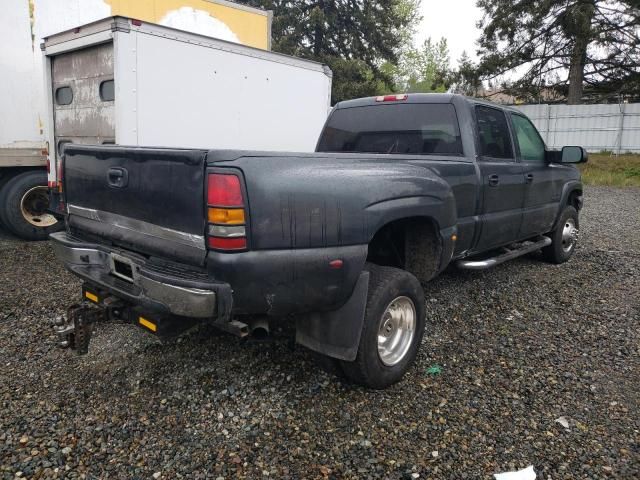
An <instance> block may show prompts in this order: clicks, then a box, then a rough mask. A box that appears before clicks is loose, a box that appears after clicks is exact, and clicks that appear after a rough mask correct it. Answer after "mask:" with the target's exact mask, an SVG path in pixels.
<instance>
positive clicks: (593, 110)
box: [516, 103, 640, 153]
mask: <svg viewBox="0 0 640 480" xmlns="http://www.w3.org/2000/svg"><path fill="white" fill-rule="evenodd" d="M516 108H518V109H520V110H522V112H524V113H525V114H526V115H527V116H528V117H529V118H530V119H531V120H532V121H533V123H535V125H536V127H538V130H539V131H540V134H541V135H542V138H544V141H545V142H546V144H547V146H549V147H551V148H560V147H562V146H564V145H580V146H582V147H585V148H586V149H587V150H588V151H590V152H600V151H602V150H608V151H612V152H615V153H626V152H634V153H640V103H621V104H600V105H547V104H540V105H517V106H516Z"/></svg>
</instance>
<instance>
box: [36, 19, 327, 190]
mask: <svg viewBox="0 0 640 480" xmlns="http://www.w3.org/2000/svg"><path fill="white" fill-rule="evenodd" d="M43 50H44V54H45V62H46V66H45V72H47V73H49V77H48V79H47V83H48V85H49V87H48V88H46V90H47V91H48V92H49V99H48V101H47V104H48V105H49V115H48V123H49V125H51V126H52V127H51V128H49V129H48V131H49V135H50V140H49V143H50V145H55V150H53V149H52V151H51V152H50V153H51V158H52V159H53V158H54V157H55V158H56V159H57V158H59V156H60V154H61V153H62V148H63V146H64V145H65V144H67V143H69V142H72V143H81V144H100V143H107V144H109V143H116V144H120V145H145V146H149V145H153V146H159V147H190V148H211V147H212V146H213V147H215V148H221V149H226V148H229V149H249V150H296V151H306V152H311V151H313V150H314V149H315V145H316V142H317V139H318V136H319V134H320V131H321V129H322V127H323V125H324V122H325V120H326V118H327V114H328V112H329V109H330V101H331V70H330V69H329V68H328V67H326V66H324V65H322V64H320V63H316V62H311V61H308V60H302V59H299V58H295V57H290V56H286V55H281V54H277V53H273V52H269V51H265V50H259V49H255V48H251V47H247V46H243V45H238V44H236V43H232V42H227V41H223V40H217V39H213V38H209V37H205V36H201V35H197V34H193V33H188V32H184V31H179V30H175V29H172V28H168V27H164V26H159V25H154V24H151V23H147V22H141V21H139V20H134V19H130V18H126V17H112V18H107V19H104V20H101V21H98V22H94V23H91V24H89V25H85V26H82V27H78V28H75V29H72V30H69V31H66V32H61V33H59V34H56V35H51V36H49V37H47V38H45V41H44V44H43ZM49 181H50V182H51V183H52V184H55V182H56V169H55V168H51V169H50V174H49Z"/></svg>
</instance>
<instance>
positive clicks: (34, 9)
mask: <svg viewBox="0 0 640 480" xmlns="http://www.w3.org/2000/svg"><path fill="white" fill-rule="evenodd" d="M1 11H2V14H1V15H0V42H1V43H2V48H0V77H2V88H1V89H0V224H4V225H5V226H6V227H7V228H8V229H9V230H11V231H12V232H13V233H15V234H17V235H19V236H21V237H23V238H27V239H41V238H46V237H47V235H48V233H49V232H51V231H53V230H55V229H56V228H59V225H56V219H55V218H54V217H53V216H51V215H48V214H47V213H46V211H45V210H43V208H44V206H45V205H47V203H48V202H47V189H46V187H47V173H46V161H47V153H48V150H49V149H51V150H53V149H54V145H49V144H48V140H49V134H50V132H48V131H47V122H46V119H47V116H48V114H47V103H46V101H45V100H46V93H47V92H48V89H49V88H50V85H47V87H46V90H45V86H44V82H43V81H42V78H43V73H44V72H43V61H42V52H41V50H40V44H41V41H42V39H43V38H44V37H47V36H49V35H52V34H54V33H57V32H61V31H65V30H68V29H70V28H74V27H76V26H78V25H86V24H88V23H90V22H95V21H98V20H100V19H103V18H105V17H113V16H125V17H131V18H136V19H139V20H142V21H147V22H152V23H157V24H161V25H165V26H167V27H172V28H177V29H179V30H184V31H188V32H194V33H198V34H201V35H205V36H208V37H214V38H220V39H223V40H227V41H230V42H234V43H238V44H241V45H247V46H251V47H255V48H259V49H263V50H270V48H271V23H272V18H273V15H272V12H270V11H266V10H262V9H259V8H252V7H249V6H246V5H242V4H238V3H234V2H230V1H228V0H82V1H78V0H55V1H52V0H22V1H17V0H12V1H9V2H3V5H2V10H1ZM106 50H108V49H106ZM106 50H105V52H103V53H102V54H101V55H103V56H102V57H101V60H107V61H108V55H109V53H108V52H107V51H106ZM104 55H106V57H105V56H104ZM61 63H62V61H61ZM47 73H48V72H47ZM106 88H107V89H108V88H109V86H108V85H107V87H106ZM185 88H188V87H185ZM106 93H107V94H108V92H106ZM164 93H165V94H166V92H164ZM61 94H62V95H64V91H63V92H62V93H61ZM75 101H76V102H78V101H79V102H80V103H82V102H85V101H88V100H80V99H78V98H77V97H76V98H75ZM89 121H92V119H89ZM112 136H113V135H112ZM52 153H55V152H52Z"/></svg>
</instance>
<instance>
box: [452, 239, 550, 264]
mask: <svg viewBox="0 0 640 480" xmlns="http://www.w3.org/2000/svg"><path fill="white" fill-rule="evenodd" d="M549 245H551V239H550V238H549V237H539V238H538V239H536V240H535V241H528V242H524V243H523V244H522V246H521V247H519V248H515V249H513V250H507V251H506V252H505V253H502V254H500V255H497V256H495V257H491V258H486V259H484V260H458V261H457V262H456V266H457V267H458V268H464V269H466V270H484V269H486V268H491V267H495V266H496V265H500V264H501V263H504V262H506V261H509V260H513V259H514V258H518V257H521V256H522V255H526V254H527V253H531V252H535V251H536V250H540V249H541V248H543V247H548V246H549Z"/></svg>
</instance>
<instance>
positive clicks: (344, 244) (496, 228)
mask: <svg viewBox="0 0 640 480" xmlns="http://www.w3.org/2000/svg"><path fill="white" fill-rule="evenodd" d="M585 159H586V155H585V154H584V151H583V150H582V149H580V148H579V147H567V148H566V150H565V151H563V152H562V153H560V152H551V151H547V150H546V149H545V148H544V143H543V142H542V140H541V139H540V137H539V135H538V134H537V132H536V131H535V127H533V125H532V124H531V123H530V122H529V121H528V119H526V117H524V116H522V115H521V114H520V113H518V112H516V111H514V110H510V109H504V108H499V107H496V106H493V105H491V104H487V103H485V102H479V101H475V100H472V99H467V98H464V97H460V96H452V95H418V94H417V95H408V96H407V95H398V96H396V95H393V96H387V97H379V98H369V99H360V100H353V101H350V102H343V103H341V104H338V105H337V106H336V107H335V108H334V110H333V112H332V114H331V116H330V117H329V119H328V121H327V124H326V126H325V129H324V132H323V134H322V135H321V137H320V140H319V143H318V152H317V153H312V154H301V153H285V152H256V151H241V150H209V151H206V150H180V149H160V148H141V147H121V146H80V145H70V146H67V147H66V148H65V153H64V161H63V179H64V180H63V199H64V208H65V213H66V225H67V229H66V231H65V232H61V233H58V234H54V235H52V239H53V240H54V245H55V247H56V251H57V252H58V255H59V257H60V258H61V259H62V260H63V262H64V263H65V265H66V266H67V268H69V269H70V270H71V271H72V272H74V273H75V274H77V275H78V276H80V277H82V278H83V279H84V280H85V281H86V288H88V289H89V290H90V293H91V292H93V293H91V295H93V296H94V297H98V298H99V299H101V298H110V297H113V299H110V300H109V301H108V302H107V304H109V303H110V302H114V301H123V302H125V304H126V306H134V307H136V308H138V307H141V308H143V309H146V310H145V311H148V312H151V313H154V312H155V313H156V314H158V315H162V316H165V317H167V316H168V317H170V316H174V317H175V316H178V317H186V318H199V319H201V320H208V321H213V322H214V323H215V324H216V325H218V326H220V327H221V328H223V329H226V330H228V331H235V332H236V333H238V332H239V333H240V334H243V333H244V332H247V331H248V330H250V327H251V322H252V320H251V318H252V317H256V316H258V317H260V316H262V317H264V316H266V317H269V316H285V315H293V316H295V318H296V323H297V330H298V334H297V336H298V341H299V342H300V343H302V344H304V345H305V346H307V347H309V348H312V349H314V350H317V351H319V352H320V353H323V354H325V355H328V356H330V357H333V358H337V359H340V360H341V362H342V365H343V368H344V369H345V371H347V373H348V372H351V374H348V375H349V376H350V377H351V378H353V379H354V380H356V381H359V382H360V383H363V384H366V385H369V386H374V387H375V386H378V387H383V386H387V385H388V384H390V383H393V382H394V381H397V380H398V379H399V378H400V377H401V376H402V373H404V371H406V369H407V368H408V366H409V365H410V363H411V361H412V358H413V357H414V356H415V353H416V351H417V346H418V345H419V343H416V342H418V340H419V338H421V336H422V330H423V328H424V316H425V315H426V313H425V312H424V305H419V304H420V303H421V302H422V300H420V298H422V297H421V295H423V294H422V288H421V287H420V283H422V284H424V283H426V282H428V281H429V280H430V279H431V278H433V277H434V276H435V275H437V274H438V273H439V272H440V271H442V270H443V269H444V268H446V267H447V265H449V264H450V263H451V262H452V261H454V260H458V261H459V265H460V266H465V263H464V260H465V259H471V260H474V259H477V258H479V256H482V258H484V257H487V256H496V254H494V253H493V252H495V251H497V250H498V249H503V248H510V252H511V253H510V254H509V255H507V256H504V255H503V256H502V257H496V258H513V257H516V256H518V255H519V254H520V253H519V252H521V251H522V252H524V251H525V250H526V249H527V248H528V249H529V250H531V249H535V248H538V247H541V246H545V249H544V251H545V255H546V256H547V257H548V258H550V259H551V260H553V261H556V262H562V261H566V260H567V259H568V258H569V257H570V256H571V254H572V253H573V249H574V246H575V239H576V235H577V230H578V218H577V212H578V210H579V209H580V207H581V202H582V186H581V183H580V179H579V173H578V171H577V170H576V169H575V167H573V166H572V165H568V163H575V162H578V161H584V160H585ZM536 242H538V243H536ZM494 263H496V262H494ZM469 265H471V264H469ZM477 267H478V263H477V262H476V263H475V268H477ZM470 268H471V267H470ZM381 285H382V287H381ZM394 289H395V290H394ZM389 291H398V292H400V291H404V292H405V294H404V295H400V296H397V297H394V298H390V299H389V301H388V302H387V303H386V304H385V305H377V304H376V303H375V302H377V301H379V300H380V298H383V297H385V295H387V294H388V292H389ZM372 292H376V293H375V294H374V293H372ZM372 295H373V296H375V298H373V297H372ZM385 298H386V297H385ZM114 299H115V300H114ZM406 299H410V300H409V301H407V300H406ZM98 303H99V304H101V303H103V302H100V301H99V302H98ZM422 303H423V302H422ZM374 304H375V305H374ZM102 307H104V305H102ZM374 307H375V308H374ZM383 307H384V308H383ZM120 308H121V309H122V308H124V307H120ZM374 310H375V312H374V313H371V312H373V311H374ZM378 310H380V311H379V312H378ZM371 315H373V317H375V318H373V319H370V318H369V317H370V316H371ZM251 316H252V317H251ZM381 318H382V320H381ZM385 318H386V320H384V319H385ZM411 318H413V320H411ZM369 323H373V324H375V326H373V327H370V328H368V327H367V326H368V325H369ZM242 325H245V327H246V328H243V327H242ZM385 329H387V330H388V332H387V333H388V337H385V335H384V332H383V330H384V331H385V332H386V331H387V330H385ZM373 330H376V331H377V332H378V336H377V338H378V340H375V335H373V334H371V333H370V332H371V331H373ZM368 332H369V333H368ZM372 335H373V336H372ZM368 336H372V337H371V338H372V340H371V341H369V340H367V338H369V337H368ZM385 338H387V340H385ZM403 338H404V340H402V339H403ZM385 341H386V342H387V343H385ZM363 342H364V343H363ZM367 342H369V343H372V344H375V345H377V347H376V348H377V351H378V355H377V357H376V358H374V356H373V354H370V352H371V351H374V350H375V348H374V346H375V345H374V346H372V345H369V343H367ZM376 342H377V343H376ZM403 342H404V343H403ZM405 344H406V345H408V346H403V345H405ZM385 345H386V346H385ZM390 345H391V346H390ZM397 345H400V346H399V347H398V346H397ZM405 347H406V348H405ZM385 349H386V350H385ZM394 349H395V350H394ZM398 349H399V350H398ZM385 352H387V353H386V354H385ZM394 352H395V353H394ZM398 352H400V353H402V352H404V353H402V355H401V356H399V355H400V354H399V353H398ZM385 355H386V356H385ZM396 357H398V358H397V361H395V362H394V361H392V360H393V359H396ZM390 358H391V359H392V360H389V359H390ZM385 359H386V360H385ZM387 360H389V361H387ZM376 362H377V363H376ZM372 365H374V366H375V367H376V368H377V369H378V370H375V369H374V370H371V368H372V367H371V366H372ZM363 372H364V373H363ZM367 372H368V373H367ZM372 372H373V373H372Z"/></svg>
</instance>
